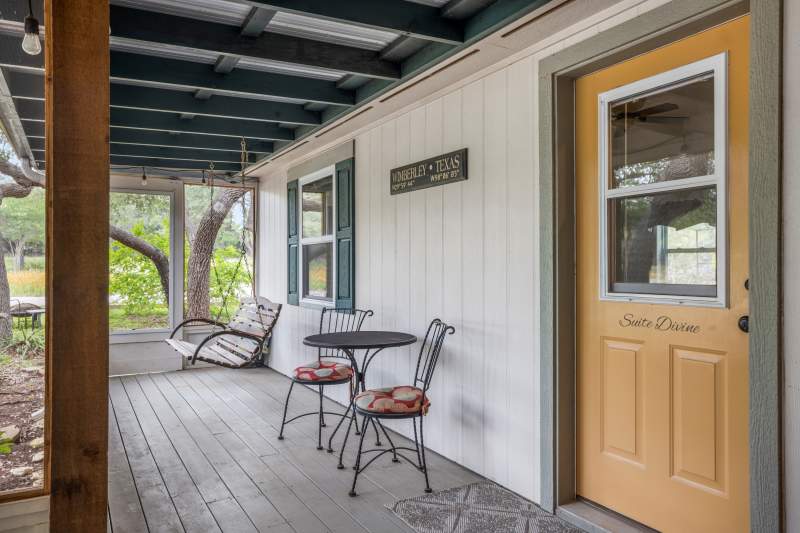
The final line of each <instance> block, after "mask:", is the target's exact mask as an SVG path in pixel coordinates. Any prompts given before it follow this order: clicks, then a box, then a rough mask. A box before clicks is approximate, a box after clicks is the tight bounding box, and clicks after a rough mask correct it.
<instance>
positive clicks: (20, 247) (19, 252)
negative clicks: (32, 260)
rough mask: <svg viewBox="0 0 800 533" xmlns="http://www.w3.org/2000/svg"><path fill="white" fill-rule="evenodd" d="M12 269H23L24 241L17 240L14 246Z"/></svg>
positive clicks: (20, 270) (18, 270) (19, 270)
mask: <svg viewBox="0 0 800 533" xmlns="http://www.w3.org/2000/svg"><path fill="white" fill-rule="evenodd" d="M14 270H15V271H17V272H22V271H23V270H25V243H24V242H18V243H17V245H16V246H15V247H14Z"/></svg>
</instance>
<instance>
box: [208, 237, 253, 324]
mask: <svg viewBox="0 0 800 533" xmlns="http://www.w3.org/2000/svg"><path fill="white" fill-rule="evenodd" d="M241 254H242V251H241V248H237V247H235V246H226V247H224V248H217V249H216V250H214V265H215V267H216V274H215V272H214V267H212V269H211V279H210V281H209V292H210V296H211V315H212V316H214V317H216V316H217V315H218V314H219V315H220V318H221V319H222V320H227V319H229V318H230V316H231V315H232V314H233V313H234V312H235V311H236V308H237V307H238V306H239V300H240V299H241V298H242V297H244V296H246V295H249V293H250V282H251V280H250V273H249V272H248V267H247V265H248V264H249V263H250V258H247V259H246V261H247V263H245V259H241ZM240 259H241V261H240ZM250 268H252V265H251V267H250ZM226 297H227V300H226V299H225V298H226ZM223 301H224V303H225V309H224V310H223V311H222V312H221V313H220V308H221V306H222V305H223Z"/></svg>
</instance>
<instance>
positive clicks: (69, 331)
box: [44, 0, 109, 533]
mask: <svg viewBox="0 0 800 533" xmlns="http://www.w3.org/2000/svg"><path fill="white" fill-rule="evenodd" d="M44 25H45V28H46V38H45V43H44V44H45V72H46V88H45V99H46V105H45V107H46V112H45V119H46V137H47V146H46V161H47V181H48V183H47V188H46V190H47V265H46V270H47V298H48V301H47V370H48V373H47V376H48V378H49V382H48V404H47V405H48V411H47V414H48V426H49V428H50V442H49V447H48V449H49V454H50V460H49V465H50V476H49V480H50V482H49V485H50V491H51V496H50V531H58V532H60V533H61V532H73V531H74V532H87V533H88V532H99V531H105V530H106V526H107V522H106V520H107V518H106V512H107V505H108V493H107V484H108V481H107V479H108V201H109V156H108V135H109V126H108V124H109V107H108V106H109V82H108V77H109V52H108V36H109V32H108V27H109V7H108V0H46V2H45V20H44Z"/></svg>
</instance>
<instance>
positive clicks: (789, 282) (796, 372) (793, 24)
mask: <svg viewBox="0 0 800 533" xmlns="http://www.w3.org/2000/svg"><path fill="white" fill-rule="evenodd" d="M784 10H785V19H784V52H783V57H784V92H783V97H784V102H783V105H784V108H783V109H784V111H783V112H784V118H783V124H784V142H783V148H784V150H783V168H784V178H783V180H784V181H783V187H784V189H783V193H784V196H783V224H784V226H783V243H784V249H783V251H784V258H783V268H784V291H783V295H784V303H783V305H784V318H783V325H784V332H785V333H784V387H785V388H784V395H785V396H784V406H785V407H784V437H785V441H784V465H785V466H784V468H785V474H786V482H785V490H786V492H785V504H786V507H785V509H786V531H800V451H799V450H800V328H798V327H797V324H800V278H798V276H797V274H796V269H797V265H800V211H799V210H798V206H800V131H798V128H797V120H798V117H800V62H798V57H800V2H798V1H797V0H786V2H785V3H784Z"/></svg>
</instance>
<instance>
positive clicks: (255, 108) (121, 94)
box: [111, 84, 321, 125]
mask: <svg viewBox="0 0 800 533" xmlns="http://www.w3.org/2000/svg"><path fill="white" fill-rule="evenodd" d="M111 106H112V107H124V108H131V109H144V110H150V111H167V112H171V113H190V114H192V115H201V116H207V117H219V118H229V119H241V120H255V121H264V122H280V123H285V124H305V125H317V124H320V123H321V119H320V115H319V113H315V112H313V111H307V110H305V109H303V106H301V105H299V104H286V103H283V102H271V101H267V100H265V101H260V102H253V101H252V100H246V99H243V98H232V97H230V96H214V97H213V98H210V99H207V100H202V99H198V98H195V97H194V94H192V93H189V92H184V91H170V90H166V89H153V88H148V87H137V86H133V85H116V84H115V85H112V86H111Z"/></svg>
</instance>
